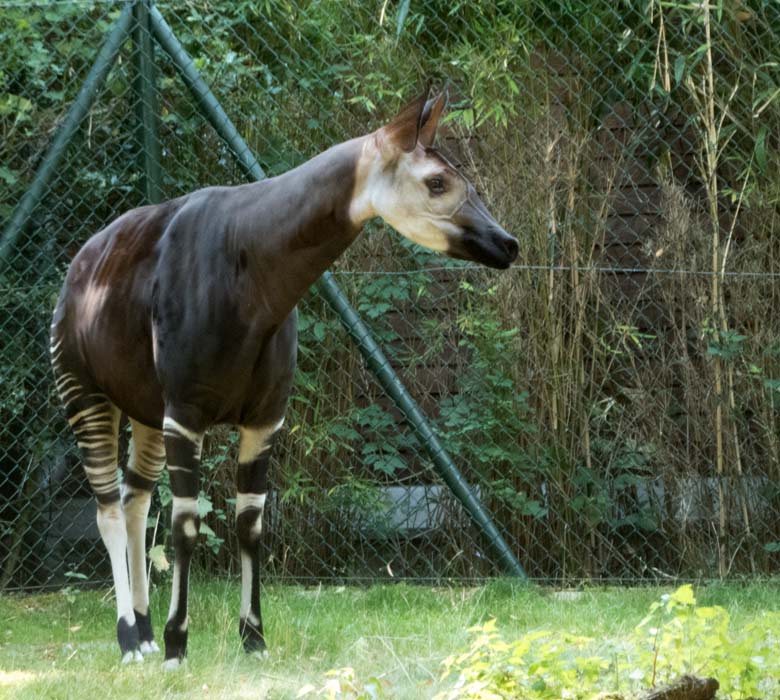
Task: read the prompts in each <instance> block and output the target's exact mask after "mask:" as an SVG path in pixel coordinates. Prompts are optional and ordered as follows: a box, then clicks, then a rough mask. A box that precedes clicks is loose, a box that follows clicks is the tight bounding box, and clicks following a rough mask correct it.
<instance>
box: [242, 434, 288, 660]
mask: <svg viewBox="0 0 780 700" xmlns="http://www.w3.org/2000/svg"><path fill="white" fill-rule="evenodd" d="M283 422H284V419H282V420H280V421H279V422H278V423H276V424H274V425H271V426H266V427H262V428H247V427H242V428H241V429H240V431H241V445H240V449H239V455H238V475H237V479H236V481H237V486H238V489H237V490H238V493H237V496H236V529H237V530H238V543H239V546H240V548H241V611H240V615H239V632H240V634H241V639H242V641H243V643H244V649H245V650H246V651H247V652H252V651H260V652H263V651H264V650H265V638H264V637H263V619H262V615H261V613H260V550H259V542H260V532H261V531H262V527H263V507H264V506H265V498H266V493H267V492H268V460H269V458H270V455H271V449H270V448H271V444H272V441H273V436H274V435H275V434H276V432H277V431H278V430H279V428H281V427H282V423H283Z"/></svg>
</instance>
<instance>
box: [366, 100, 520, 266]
mask: <svg viewBox="0 0 780 700" xmlns="http://www.w3.org/2000/svg"><path fill="white" fill-rule="evenodd" d="M445 102H446V95H445V94H444V93H442V94H441V95H439V96H438V97H436V98H431V99H428V94H427V92H426V93H424V94H422V95H421V96H420V97H418V98H417V99H416V100H414V101H413V102H411V103H409V104H408V105H407V106H406V107H404V108H403V109H402V110H401V111H400V112H399V113H398V115H397V116H396V117H395V118H394V119H393V120H392V121H391V122H390V123H389V124H387V125H386V126H384V127H382V128H381V129H379V130H377V131H376V132H374V133H373V134H372V135H371V136H370V137H369V138H368V139H367V141H366V147H364V151H363V155H362V157H361V160H360V165H359V166H358V183H359V184H358V192H357V193H356V194H358V196H357V197H356V198H355V200H354V202H353V207H354V208H355V209H354V210H353V211H355V213H356V214H357V215H358V217H359V218H361V219H363V218H368V216H369V215H373V216H380V217H381V218H382V219H384V220H385V221H386V222H387V223H388V224H390V225H391V226H392V227H393V228H395V229H396V230H397V231H398V232H399V233H401V234H402V235H403V236H405V237H406V238H408V239H410V240H412V241H414V242H415V243H419V244H420V245H422V246H425V247H426V248H430V249H431V250H436V251H439V252H441V253H444V254H445V255H449V256H450V257H453V258H460V259H463V260H473V261H475V262H478V263H482V264H483V265H487V266H489V267H495V268H501V269H504V268H507V267H509V265H510V264H511V263H512V262H513V261H514V260H515V258H517V253H518V243H517V240H516V239H515V238H514V237H513V236H511V235H509V234H508V233H507V232H506V231H505V230H504V229H503V228H501V226H499V224H498V223H497V222H496V220H495V219H494V218H493V217H492V216H491V215H490V212H488V210H487V208H486V207H485V205H484V204H483V203H482V201H481V200H480V198H479V196H478V195H477V192H476V190H475V189H474V186H473V185H472V184H471V183H470V182H469V181H468V180H467V179H466V178H465V177H464V176H463V175H462V174H461V173H460V172H458V171H457V170H456V168H455V167H454V166H453V165H452V164H451V163H450V162H449V161H448V160H447V159H446V158H445V157H444V156H443V155H442V154H441V153H439V152H438V151H437V150H436V149H435V148H434V147H433V143H434V138H435V136H436V128H437V126H438V124H439V119H440V117H441V114H442V111H443V109H444V105H445Z"/></svg>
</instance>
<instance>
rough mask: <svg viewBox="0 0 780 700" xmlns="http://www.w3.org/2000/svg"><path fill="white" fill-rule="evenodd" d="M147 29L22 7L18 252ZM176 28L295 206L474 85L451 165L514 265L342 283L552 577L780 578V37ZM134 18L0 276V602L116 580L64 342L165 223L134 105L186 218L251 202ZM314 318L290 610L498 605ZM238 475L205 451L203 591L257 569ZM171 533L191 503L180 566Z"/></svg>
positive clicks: (269, 15)
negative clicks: (290, 180)
mask: <svg viewBox="0 0 780 700" xmlns="http://www.w3.org/2000/svg"><path fill="white" fill-rule="evenodd" d="M127 4H128V3H124V2H119V1H118V0H117V1H113V0H104V1H89V2H80V1H76V0H72V1H71V0H66V1H62V2H60V1H53V0H52V1H49V2H37V1H31V2H9V1H0V42H1V43H2V45H3V52H2V55H0V128H1V129H2V139H1V140H0V153H1V155H0V181H2V183H3V187H2V189H1V190H0V216H2V220H3V221H4V224H3V228H4V229H5V228H6V224H7V222H8V221H10V220H11V217H12V215H13V212H14V211H15V210H16V208H17V207H18V205H19V202H20V200H21V198H22V197H23V195H24V193H25V192H26V191H28V190H29V188H30V186H31V183H33V181H34V177H35V173H36V171H37V169H38V168H39V166H40V164H41V161H42V158H43V155H44V153H45V152H46V149H47V147H48V145H49V143H50V142H51V140H52V138H53V136H54V134H55V133H56V132H57V130H58V128H59V127H60V125H61V123H62V121H63V118H64V116H65V114H66V112H67V110H68V108H69V107H70V105H71V104H72V103H73V101H74V100H75V99H76V96H77V94H78V92H79V89H80V87H81V85H82V83H83V81H84V79H85V77H86V76H87V74H88V72H89V70H90V67H91V65H92V64H93V62H94V60H95V57H96V55H97V53H98V48H99V47H100V46H101V45H102V43H103V42H104V40H105V37H106V36H107V34H108V33H109V31H110V30H111V27H112V25H113V24H114V23H115V22H116V21H117V18H118V17H119V16H120V12H121V11H122V10H123V8H124V7H125V6H126V5H127ZM129 4H132V3H129ZM156 7H157V9H158V10H159V11H160V12H161V13H162V15H163V16H164V18H165V19H166V21H167V22H168V23H169V24H170V26H171V29H172V31H173V33H174V34H175V35H176V37H178V39H179V41H181V42H182V44H183V45H184V47H185V48H186V50H187V52H188V53H189V55H190V56H191V57H192V58H193V62H194V67H195V68H196V69H197V70H198V71H199V73H200V74H201V75H202V77H203V78H204V80H205V81H206V83H207V84H208V85H209V86H210V88H211V89H212V90H213V92H214V93H215V95H216V97H217V99H218V100H219V101H220V102H221V104H222V106H223V107H224V109H225V110H226V112H227V113H228V115H229V116H230V118H231V120H232V121H233V122H234V123H235V124H236V126H237V128H238V130H239V132H240V134H241V135H242V136H243V138H244V139H245V140H246V141H247V143H248V144H249V146H250V148H251V149H252V150H253V152H254V153H255V154H256V156H257V158H258V160H259V162H260V164H261V165H262V167H263V169H264V170H265V171H266V172H267V173H268V174H269V175H274V174H277V173H280V172H283V171H285V170H287V169H289V168H290V167H293V166H295V165H297V164H299V163H301V162H303V161H304V160H306V159H307V158H309V157H311V156H313V155H314V154H316V153H317V152H319V151H321V150H323V149H324V148H326V147H328V146H330V145H332V144H334V143H336V142H339V141H342V140H344V139H346V138H349V137H353V136H356V135H360V134H363V133H367V132H368V131H370V130H372V129H374V128H377V127H378V126H380V125H381V124H382V123H383V120H384V119H386V118H388V117H390V116H392V114H393V113H394V110H395V109H396V108H398V107H399V106H400V105H401V104H402V103H403V102H404V101H405V100H406V99H409V98H410V97H412V96H413V95H414V94H415V93H416V92H419V89H420V87H421V86H422V85H424V84H425V83H427V82H429V81H432V82H433V83H434V84H436V85H443V84H445V83H448V84H449V86H450V88H449V90H450V118H449V120H448V122H447V128H446V129H445V130H444V132H443V133H440V143H441V145H442V148H443V149H444V150H445V151H447V152H448V153H449V155H450V156H451V157H452V158H453V159H454V160H455V161H456V162H457V164H458V166H459V167H461V168H462V169H463V170H464V172H465V173H467V174H468V175H469V176H470V177H471V178H472V180H473V181H474V182H475V184H476V185H477V187H478V189H479V190H480V191H481V192H482V194H483V198H484V199H485V200H486V202H487V203H488V204H489V206H490V208H491V210H492V211H493V213H494V214H495V215H496V218H497V219H498V220H499V221H501V222H502V223H503V224H504V225H505V227H506V228H507V229H509V230H511V231H512V232H514V233H515V234H517V235H518V236H519V238H520V244H521V253H520V257H519V264H517V265H515V266H514V267H513V268H512V269H511V270H509V271H507V272H502V273H495V272H491V271H486V270H483V269H478V268H476V267H474V266H472V265H467V264H460V263H457V262H455V261H452V260H447V259H444V258H441V257H439V256H436V255H435V254H432V253H429V252H427V251H424V250H422V249H420V248H418V247H416V246H414V245H412V244H409V243H406V242H405V241H404V240H402V239H400V237H399V236H397V235H396V234H395V233H394V232H392V231H390V230H389V228H388V227H386V226H384V225H383V224H381V223H379V222H373V223H372V224H371V225H369V226H368V227H367V230H366V231H365V232H364V234H363V235H362V237H361V238H360V239H359V240H358V242H357V243H356V244H355V245H353V247H352V248H351V249H350V250H349V251H348V252H347V254H346V255H345V256H344V257H343V258H342V259H341V260H340V261H339V262H338V264H337V266H336V268H335V270H334V273H335V277H336V280H337V281H338V283H339V285H340V286H341V287H342V289H343V290H344V292H345V293H346V294H347V296H348V297H349V299H350V301H351V303H352V304H353V306H354V307H355V308H356V309H357V310H358V311H359V313H360V314H361V315H362V317H363V319H364V320H365V321H366V323H368V324H369V326H370V327H371V330H372V332H373V333H374V335H375V337H376V339H377V341H378V342H379V343H380V345H381V346H382V347H383V349H384V350H385V352H386V354H387V355H388V356H389V357H390V359H391V361H392V364H393V366H394V368H395V369H396V371H397V372H398V373H399V375H400V376H401V378H402V379H403V381H404V382H405V384H406V386H407V387H408V389H409V390H410V392H411V393H412V395H413V396H414V397H415V399H416V400H417V401H418V402H419V403H420V405H421V406H422V408H423V409H424V411H425V412H426V413H427V415H428V416H429V417H430V419H431V421H432V423H433V425H434V426H435V428H436V430H437V432H438V435H439V437H440V438H441V440H442V442H443V444H444V445H445V447H446V449H447V450H448V451H449V452H450V454H451V456H452V457H453V459H454V461H455V462H456V463H457V465H458V467H459V468H460V469H461V471H462V472H463V474H464V476H465V479H466V481H467V482H468V483H469V484H471V485H472V487H473V488H474V489H475V491H476V493H477V494H478V495H479V497H480V499H481V500H482V502H483V503H484V504H485V505H486V507H487V509H488V510H489V511H490V512H491V513H492V515H493V517H494V519H495V522H496V524H497V525H498V527H499V530H500V531H501V532H502V534H503V535H504V536H505V538H506V539H507V541H508V543H509V544H510V546H511V548H512V550H513V551H514V553H515V555H516V556H517V558H518V559H519V561H520V562H521V563H522V565H523V567H524V568H525V570H526V571H527V573H528V574H529V576H530V577H532V578H534V579H539V580H543V581H550V582H572V581H577V580H582V579H588V580H595V581H607V580H621V581H629V580H630V581H636V580H667V579H675V578H692V577H703V578H714V577H721V576H737V575H760V574H773V573H775V572H776V571H777V570H778V565H780V439H779V438H778V435H779V433H778V428H779V427H780V415H779V411H780V314H777V313H776V312H775V310H776V309H777V308H778V302H779V301H780V300H779V299H778V296H780V294H779V293H780V287H779V286H778V276H780V249H779V248H780V246H778V240H780V239H778V237H777V236H776V233H775V227H776V221H777V214H778V193H779V192H780V180H779V179H778V172H780V167H778V166H779V165H780V163H778V161H779V160H780V157H779V156H778V152H779V149H778V137H779V135H780V65H778V63H777V60H776V47H777V46H778V45H780V5H779V4H778V3H765V2H761V1H759V0H753V1H745V2H734V3H722V2H718V3H715V4H713V5H712V6H711V7H710V6H706V5H703V4H700V3H698V2H697V3H674V2H657V0H623V1H622V2H618V3H615V2H584V1H582V0H579V1H578V0H556V1H555V2H547V1H544V2H543V1H542V0H524V1H523V2H515V1H514V0H512V1H507V2H503V1H501V0H483V1H481V2H470V1H469V2H467V1H463V0H448V2H443V1H442V0H412V1H411V2H409V0H401V1H400V2H395V1H391V0H382V1H380V0H376V1H372V2H364V1H363V0H338V1H337V0H324V1H323V2H318V3H308V2H303V1H301V0H236V1H235V2H224V3H219V2H206V1H205V0H188V1H187V2H184V1H179V0H170V1H165V2H158V3H156ZM135 18H137V15H134V20H133V27H132V28H131V31H130V33H129V35H128V37H127V38H126V40H125V41H124V43H123V44H122V47H121V50H120V52H119V55H118V59H117V61H116V63H115V64H114V65H113V67H112V69H111V71H110V73H109V74H108V77H107V79H106V81H105V83H104V84H103V85H102V86H101V87H100V89H99V91H98V94H97V97H96V99H95V101H94V103H93V104H92V106H91V108H90V109H89V110H88V113H87V114H86V116H85V118H84V119H83V120H82V121H81V122H80V123H79V125H78V129H77V130H76V133H75V135H74V137H73V139H71V141H70V142H69V143H68V145H67V147H66V150H65V151H64V153H63V157H62V160H61V161H60V162H59V164H58V166H57V168H56V172H55V174H54V177H53V178H52V179H51V180H50V181H49V182H48V183H47V188H46V192H45V196H44V197H43V198H42V200H41V202H40V204H39V205H38V206H36V207H35V209H34V210H33V212H32V216H31V218H30V220H29V222H28V223H27V224H26V225H25V227H24V228H23V229H22V231H21V235H20V236H19V238H18V240H17V241H16V244H15V245H14V246H13V247H12V248H10V249H8V250H7V251H6V253H7V255H6V259H5V260H4V261H3V269H2V281H1V282H0V286H1V287H2V298H1V300H0V334H1V337H2V344H1V346H0V372H1V373H2V387H3V389H2V394H0V559H1V560H2V566H1V567H0V569H1V570H0V588H5V589H31V588H36V587H42V586H49V585H60V584H62V582H64V581H67V580H68V577H69V576H70V577H72V576H78V577H82V576H86V577H88V578H89V579H91V580H104V579H107V578H108V576H109V574H110V567H109V566H108V562H107V557H106V556H105V552H104V548H103V547H102V545H101V544H100V542H99V536H98V533H97V528H96V526H95V524H94V509H95V506H94V502H93V499H92V497H91V495H90V493H89V492H88V488H87V483H86V480H85V478H84V476H83V473H82V471H81V466H80V461H79V457H78V454H77V451H76V448H75V443H74V440H73V438H72V437H71V435H70V433H69V431H68V428H67V425H66V423H65V421H64V419H63V417H62V412H61V410H60V406H59V402H58V400H57V398H56V396H55V393H54V391H53V383H52V377H51V373H50V370H49V359H48V337H47V336H48V326H49V322H50V317H51V313H52V310H53V306H54V302H55V300H56V296H57V293H58V290H59V286H60V284H61V283H62V280H63V276H64V272H65V270H66V268H67V265H68V262H69V261H70V260H71V259H72V257H73V255H74V254H75V252H76V251H77V250H78V248H79V247H80V246H81V245H82V244H83V243H84V241H86V239H87V238H88V237H89V236H90V235H92V234H93V233H95V232H96V231H98V230H99V229H101V228H102V227H104V226H105V225H106V224H107V223H108V222H110V221H111V220H112V219H114V218H115V217H116V216H118V215H119V214H120V213H122V212H124V211H126V210H128V209H130V208H132V207H135V206H138V205H141V204H143V203H145V201H146V199H147V196H148V193H149V186H150V185H149V177H148V172H147V170H146V169H145V161H144V154H145V153H144V152H145V149H146V152H147V153H148V143H147V145H146V146H145V145H144V143H145V142H144V138H145V132H144V129H143V128H142V127H139V123H140V122H139V119H140V118H139V114H141V110H140V107H141V105H139V99H140V97H139V96H141V95H144V94H152V95H153V96H154V100H152V102H153V104H147V105H146V107H147V108H148V109H147V111H148V112H152V113H156V114H159V133H160V143H161V152H160V155H159V164H160V171H161V177H160V182H159V189H160V194H161V196H162V198H164V199H167V198H171V197H174V196H178V195H180V194H183V193H185V192H188V191H191V190H193V189H196V188H200V187H204V186H207V185H215V184H223V185H224V184H238V183H240V182H243V181H245V178H244V175H243V172H242V170H241V169H240V167H239V166H238V165H237V164H236V162H235V160H234V159H233V157H232V154H231V153H230V151H229V149H228V148H227V147H226V146H225V144H224V143H223V142H222V141H221V139H220V138H219V136H218V135H217V134H216V132H215V131H213V130H212V128H211V127H210V126H209V125H208V122H207V120H206V119H205V118H204V116H203V114H202V113H201V111H200V109H199V106H198V103H197V101H196V100H194V99H193V97H192V95H191V94H190V93H189V92H188V90H187V87H186V86H185V84H184V83H183V82H182V80H181V78H180V77H179V75H178V73H177V71H176V69H175V68H174V66H173V64H172V63H171V60H170V58H169V56H168V55H167V54H166V53H165V52H164V51H163V50H162V49H161V47H160V46H159V45H157V44H156V42H155V41H154V40H152V42H151V43H152V46H153V52H154V63H155V66H156V74H155V75H153V77H152V83H153V84H152V85H148V84H147V87H151V88H152V91H151V93H148V92H147V93H144V91H143V90H142V89H140V87H141V84H140V83H139V80H143V79H144V78H143V77H142V76H141V77H139V73H138V61H137V54H138V51H139V46H140V45H141V38H142V37H144V34H145V33H146V32H148V25H146V24H143V25H142V26H141V25H138V24H137V22H136V19H135ZM300 311H301V316H300V319H301V323H300V330H301V332H300V349H299V365H300V368H299V372H298V375H297V382H296V387H295V392H294V395H293V398H292V400H291V405H290V409H289V413H288V417H287V421H286V426H285V431H284V434H283V437H282V439H281V441H280V444H279V445H278V447H277V449H276V453H275V455H276V456H275V459H274V462H273V467H272V490H271V494H270V497H269V501H268V504H267V507H266V514H265V524H264V528H265V534H264V538H263V543H262V548H263V561H264V569H265V576H266V577H267V578H271V579H291V580H298V581H310V580H333V581H335V580H339V581H345V580H349V581H355V580H375V579H388V578H391V577H392V578H405V579H417V580H446V579H459V580H473V579H479V578H483V577H488V576H495V575H498V574H499V573H500V572H501V567H500V565H499V563H498V562H497V561H496V559H495V557H494V555H493V554H492V553H491V549H490V548H489V547H488V546H487V543H486V541H485V539H484V537H483V536H482V535H481V533H480V532H478V531H477V529H476V528H475V526H474V525H473V524H472V523H471V521H470V520H469V519H468V517H467V516H466V514H465V512H464V510H463V509H462V507H461V506H460V505H459V504H458V501H457V500H456V499H455V498H454V496H453V495H452V494H451V493H450V492H449V490H448V489H447V488H446V486H444V484H443V481H442V479H441V477H440V476H439V475H438V474H437V472H436V471H435V469H434V468H433V467H432V464H431V462H430V459H429V458H428V457H427V456H426V453H425V452H424V451H423V450H422V449H421V445H420V444H419V443H418V442H417V440H416V439H415V438H414V436H413V434H412V433H411V432H410V431H409V429H408V426H407V425H406V424H405V423H404V421H403V419H402V417H401V414H400V413H399V412H398V411H397V409H396V408H395V407H394V406H393V404H392V402H391V401H390V400H389V399H388V398H387V396H385V395H384V394H383V393H382V391H381V390H380V389H379V386H378V384H377V383H376V381H375V380H374V378H373V377H372V375H371V374H370V373H369V372H368V370H367V369H366V368H365V365H364V363H363V361H362V359H361V357H360V355H359V353H358V352H357V350H356V348H355V347H354V345H353V344H352V343H351V341H350V340H349V338H348V337H347V335H346V333H345V331H344V330H343V328H342V326H341V324H340V323H339V321H338V319H337V318H336V317H335V315H334V314H333V312H332V311H331V310H330V309H329V308H328V306H327V305H326V304H325V302H324V300H323V299H322V298H321V296H320V295H319V294H318V293H317V291H316V290H312V292H311V293H310V294H309V295H308V296H307V297H306V298H305V300H304V301H303V302H302V304H301V307H300ZM128 430H129V429H128V428H127V427H126V425H123V427H122V436H121V437H122V440H123V444H124V447H123V449H122V450H121V452H122V453H123V454H124V452H125V451H126V443H127V439H128V434H127V433H128ZM236 447H237V446H236V436H235V435H234V434H232V433H230V431H228V430H227V429H216V430H214V431H212V432H211V433H209V435H208V436H207V443H206V449H205V452H204V460H203V476H204V479H203V484H202V486H203V492H202V495H201V498H200V501H199V503H200V509H201V513H202V515H203V516H204V527H203V528H202V531H203V540H204V542H203V545H202V546H201V547H200V551H199V557H200V566H201V568H204V567H205V568H206V569H208V570H209V571H215V572H222V573H230V572H232V571H234V570H235V568H236V559H237V556H236V543H235V539H234V535H233V533H232V528H231V523H232V520H233V517H234V511H233V507H234V505H233V504H234V501H233V497H234V481H233V479H234V462H235V458H236V453H237V449H236ZM120 461H122V460H120ZM169 501H170V491H169V489H168V487H167V483H166V480H165V478H163V480H162V483H161V484H160V487H159V489H158V493H157V496H156V499H155V503H154V506H153V510H152V517H151V518H150V522H149V544H150V545H154V546H155V547H157V549H156V550H155V552H156V556H155V559H156V562H157V564H159V563H160V562H161V560H162V555H164V553H165V552H166V551H167V547H168V545H169V534H168V529H167V523H168V518H169V514H168V509H167V508H166V506H167V505H168V503H169ZM169 555H170V552H169ZM155 575H162V574H160V573H156V574H155Z"/></svg>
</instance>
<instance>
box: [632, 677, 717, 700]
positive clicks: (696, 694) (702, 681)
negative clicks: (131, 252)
mask: <svg viewBox="0 0 780 700" xmlns="http://www.w3.org/2000/svg"><path fill="white" fill-rule="evenodd" d="M719 687H720V683H718V681H717V680H715V679H714V678H697V677H696V676H680V677H679V678H678V679H677V680H676V681H674V682H673V683H670V684H669V685H666V686H663V687H662V688H656V689H655V690H648V691H647V692H646V693H645V694H644V695H641V696H640V700H713V698H714V697H715V693H717V692H718V688H719Z"/></svg>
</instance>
